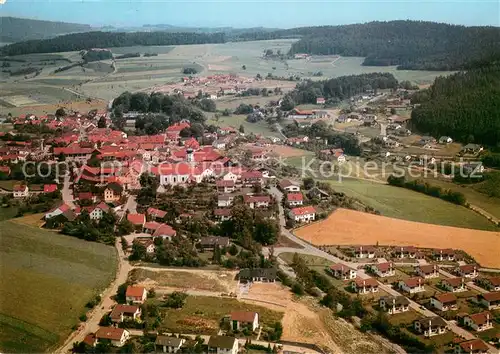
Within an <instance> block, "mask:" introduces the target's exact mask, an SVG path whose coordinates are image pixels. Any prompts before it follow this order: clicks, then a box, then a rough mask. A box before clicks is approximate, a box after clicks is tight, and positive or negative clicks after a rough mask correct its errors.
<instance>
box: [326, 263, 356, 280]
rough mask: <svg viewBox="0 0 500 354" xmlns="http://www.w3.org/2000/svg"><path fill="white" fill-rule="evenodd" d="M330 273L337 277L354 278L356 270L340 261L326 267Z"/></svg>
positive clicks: (343, 278)
mask: <svg viewBox="0 0 500 354" xmlns="http://www.w3.org/2000/svg"><path fill="white" fill-rule="evenodd" d="M328 270H329V271H330V273H331V274H332V275H333V276H334V277H335V278H337V279H342V280H350V279H356V275H357V270H356V269H353V268H351V267H348V266H346V265H344V264H342V263H337V264H333V265H331V266H330V268H328Z"/></svg>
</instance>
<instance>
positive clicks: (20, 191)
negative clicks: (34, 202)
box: [12, 184, 30, 198]
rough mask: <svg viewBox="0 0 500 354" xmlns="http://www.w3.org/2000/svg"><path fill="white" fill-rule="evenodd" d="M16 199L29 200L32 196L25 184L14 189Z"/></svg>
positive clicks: (13, 193)
mask: <svg viewBox="0 0 500 354" xmlns="http://www.w3.org/2000/svg"><path fill="white" fill-rule="evenodd" d="M12 195H13V196H14V198H27V197H29V195H30V190H29V188H28V186H27V185H25V184H16V185H14V188H13V189H12Z"/></svg>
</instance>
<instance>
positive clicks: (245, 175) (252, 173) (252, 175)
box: [241, 171, 262, 179]
mask: <svg viewBox="0 0 500 354" xmlns="http://www.w3.org/2000/svg"><path fill="white" fill-rule="evenodd" d="M248 178H262V172H260V171H246V172H242V173H241V179H248Z"/></svg>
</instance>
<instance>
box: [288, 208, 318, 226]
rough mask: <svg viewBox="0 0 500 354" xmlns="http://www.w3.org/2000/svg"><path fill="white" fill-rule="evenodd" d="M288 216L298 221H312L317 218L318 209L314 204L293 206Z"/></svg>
mask: <svg viewBox="0 0 500 354" xmlns="http://www.w3.org/2000/svg"><path fill="white" fill-rule="evenodd" d="M288 216H289V217H290V219H292V220H295V221H296V222H310V221H314V219H315V218H316V209H314V207H313V206H303V207H298V208H293V209H292V210H290V212H289V214H288Z"/></svg>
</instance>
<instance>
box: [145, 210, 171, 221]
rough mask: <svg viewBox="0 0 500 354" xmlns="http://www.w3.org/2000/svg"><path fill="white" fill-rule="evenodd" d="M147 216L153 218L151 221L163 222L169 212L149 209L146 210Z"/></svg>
mask: <svg viewBox="0 0 500 354" xmlns="http://www.w3.org/2000/svg"><path fill="white" fill-rule="evenodd" d="M146 214H147V215H148V216H149V217H150V218H151V220H157V219H160V220H163V219H164V218H165V216H166V215H167V212H166V211H163V210H160V209H156V208H148V209H147V210H146Z"/></svg>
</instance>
